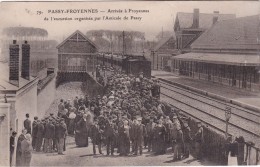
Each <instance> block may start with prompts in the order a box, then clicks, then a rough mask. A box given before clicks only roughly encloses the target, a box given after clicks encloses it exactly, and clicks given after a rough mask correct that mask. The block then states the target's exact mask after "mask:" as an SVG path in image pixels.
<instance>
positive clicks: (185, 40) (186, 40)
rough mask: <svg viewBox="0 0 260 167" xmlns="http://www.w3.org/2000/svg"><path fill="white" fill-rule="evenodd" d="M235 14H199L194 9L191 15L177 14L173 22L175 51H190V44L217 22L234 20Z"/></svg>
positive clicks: (197, 10) (217, 12) (216, 12)
mask: <svg viewBox="0 0 260 167" xmlns="http://www.w3.org/2000/svg"><path fill="white" fill-rule="evenodd" d="M235 17H236V15H235V14H220V13H219V11H214V12H213V13H200V11H199V9H194V11H193V13H184V12H178V13H177V15H176V19H175V22H174V27H173V29H174V33H175V36H176V49H177V50H178V51H179V52H180V53H187V52H190V50H191V47H190V46H191V44H192V43H193V42H194V41H195V40H196V39H198V38H199V37H200V36H201V35H202V34H203V33H204V32H205V31H206V30H208V29H210V28H211V27H212V26H213V25H214V24H215V23H217V22H218V21H223V20H229V19H234V18H235Z"/></svg>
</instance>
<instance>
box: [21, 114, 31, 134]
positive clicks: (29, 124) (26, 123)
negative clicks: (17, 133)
mask: <svg viewBox="0 0 260 167" xmlns="http://www.w3.org/2000/svg"><path fill="white" fill-rule="evenodd" d="M25 116H26V119H25V120H24V122H23V125H24V128H25V129H26V130H27V133H30V134H31V133H32V125H31V120H29V117H30V116H29V114H28V113H27V114H26V115H25Z"/></svg>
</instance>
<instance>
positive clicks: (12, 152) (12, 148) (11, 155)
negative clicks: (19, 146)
mask: <svg viewBox="0 0 260 167" xmlns="http://www.w3.org/2000/svg"><path fill="white" fill-rule="evenodd" d="M16 135H17V133H16V132H15V131H14V132H12V135H11V137H10V166H12V159H13V154H14V148H15V137H16Z"/></svg>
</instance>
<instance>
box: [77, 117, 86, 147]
mask: <svg viewBox="0 0 260 167" xmlns="http://www.w3.org/2000/svg"><path fill="white" fill-rule="evenodd" d="M75 119H76V118H75ZM75 142H76V145H77V146H79V147H87V146H88V129H87V115H86V114H84V115H83V116H82V118H80V120H79V121H78V122H77V123H76V133H75Z"/></svg>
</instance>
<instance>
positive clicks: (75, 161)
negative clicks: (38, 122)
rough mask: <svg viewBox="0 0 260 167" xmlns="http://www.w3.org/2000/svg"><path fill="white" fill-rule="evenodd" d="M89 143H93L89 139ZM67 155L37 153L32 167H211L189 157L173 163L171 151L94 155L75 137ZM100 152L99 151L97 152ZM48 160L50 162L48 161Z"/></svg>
mask: <svg viewBox="0 0 260 167" xmlns="http://www.w3.org/2000/svg"><path fill="white" fill-rule="evenodd" d="M89 141H91V140H90V139H89ZM66 145H67V146H66V151H64V154H65V155H58V154H57V152H55V153H43V152H35V151H33V154H32V161H31V166H201V165H203V166H211V165H215V164H212V163H211V162H208V161H198V160H195V159H193V157H191V156H190V157H189V158H187V159H184V160H181V161H177V162H172V159H173V154H172V151H171V150H170V149H169V150H168V151H167V153H166V154H164V155H158V156H155V155H153V154H152V153H150V152H147V149H143V155H138V156H134V155H129V156H119V155H118V153H115V155H114V156H111V155H109V156H107V155H106V147H105V146H104V147H103V148H102V152H103V154H104V155H101V154H97V155H93V151H92V149H93V146H92V143H90V144H89V146H88V147H81V148H79V147H76V145H75V139H74V137H70V136H68V137H67V139H66ZM97 152H98V151H97ZM46 159H48V161H46Z"/></svg>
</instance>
